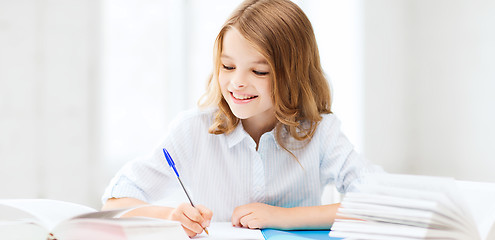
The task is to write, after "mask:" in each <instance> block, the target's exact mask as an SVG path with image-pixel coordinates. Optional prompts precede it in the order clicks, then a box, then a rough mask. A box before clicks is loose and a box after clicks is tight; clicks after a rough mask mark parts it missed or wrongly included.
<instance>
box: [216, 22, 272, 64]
mask: <svg viewBox="0 0 495 240" xmlns="http://www.w3.org/2000/svg"><path fill="white" fill-rule="evenodd" d="M221 56H222V58H230V59H232V60H236V61H245V62H259V63H267V61H266V59H265V57H264V56H263V55H262V54H261V53H260V52H259V51H258V50H257V49H256V48H255V47H254V45H253V44H252V43H250V42H249V41H248V40H247V39H246V38H245V37H244V36H242V34H241V33H240V32H239V31H238V30H237V29H236V28H234V27H231V28H230V29H229V30H227V31H226V32H225V35H224V37H223V43H222V52H221Z"/></svg>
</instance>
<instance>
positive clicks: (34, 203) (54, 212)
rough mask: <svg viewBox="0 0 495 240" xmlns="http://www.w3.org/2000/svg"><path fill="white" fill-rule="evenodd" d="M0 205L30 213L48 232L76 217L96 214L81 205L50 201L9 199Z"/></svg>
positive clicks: (0, 202) (2, 201) (1, 201)
mask: <svg viewBox="0 0 495 240" xmlns="http://www.w3.org/2000/svg"><path fill="white" fill-rule="evenodd" d="M0 205H4V206H8V207H12V208H16V209H19V210H22V211H24V212H26V213H29V214H30V215H31V216H33V217H34V218H35V219H36V220H38V221H39V222H40V224H41V225H42V226H43V227H45V228H46V229H47V230H51V229H53V228H54V227H55V226H56V225H57V224H58V223H60V222H62V221H64V220H66V219H70V218H72V217H74V216H76V215H80V214H84V213H90V212H96V210H95V209H92V208H90V207H86V206H83V205H80V204H75V203H70V202H63V201H57V200H49V199H8V200H0Z"/></svg>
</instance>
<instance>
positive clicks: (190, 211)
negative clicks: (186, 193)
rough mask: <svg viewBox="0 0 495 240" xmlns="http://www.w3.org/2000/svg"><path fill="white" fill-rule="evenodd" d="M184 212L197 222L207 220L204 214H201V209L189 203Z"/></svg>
mask: <svg viewBox="0 0 495 240" xmlns="http://www.w3.org/2000/svg"><path fill="white" fill-rule="evenodd" d="M184 214H185V215H186V216H187V217H188V218H189V219H191V221H194V222H197V223H202V222H204V221H205V219H204V218H203V216H202V215H201V212H200V211H199V209H197V208H195V207H193V206H191V205H189V206H188V207H186V208H184Z"/></svg>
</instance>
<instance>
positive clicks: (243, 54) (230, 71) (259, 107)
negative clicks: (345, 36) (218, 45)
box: [218, 28, 275, 123]
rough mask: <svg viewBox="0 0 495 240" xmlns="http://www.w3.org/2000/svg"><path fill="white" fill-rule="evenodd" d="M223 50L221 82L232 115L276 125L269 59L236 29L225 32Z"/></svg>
mask: <svg viewBox="0 0 495 240" xmlns="http://www.w3.org/2000/svg"><path fill="white" fill-rule="evenodd" d="M222 48H223V50H222V55H221V58H220V62H221V66H220V72H219V76H218V79H219V83H220V88H221V91H222V95H223V97H224V98H225V100H226V101H227V103H228V104H229V107H230V110H231V111H232V113H233V114H234V115H235V116H236V117H238V118H240V119H243V120H245V119H253V120H256V121H257V122H260V121H262V122H273V119H274V118H275V114H274V106H273V101H272V96H271V95H272V84H271V73H270V66H269V65H268V62H267V61H266V59H265V58H264V57H263V55H261V54H260V53H259V52H258V51H257V50H256V49H255V48H254V47H252V46H251V44H250V43H249V42H248V41H247V40H246V39H245V38H244V37H243V36H242V35H241V34H240V33H239V31H238V30H237V29H235V28H231V29H230V30H228V31H227V32H226V33H225V36H224V39H223V46H222ZM258 120H259V121H258ZM262 122H261V123H262Z"/></svg>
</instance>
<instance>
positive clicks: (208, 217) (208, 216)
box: [196, 205, 213, 227]
mask: <svg viewBox="0 0 495 240" xmlns="http://www.w3.org/2000/svg"><path fill="white" fill-rule="evenodd" d="M196 208H197V209H198V210H199V212H200V213H201V216H203V219H204V220H205V221H204V222H203V223H201V225H202V226H203V227H208V226H210V221H211V218H212V217H213V212H212V211H211V210H210V209H208V208H207V207H205V206H204V205H197V206H196Z"/></svg>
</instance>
